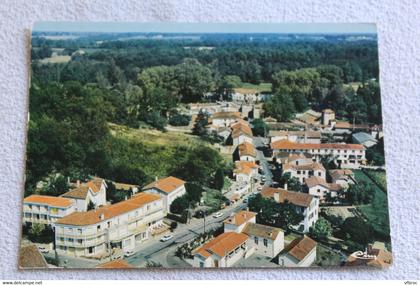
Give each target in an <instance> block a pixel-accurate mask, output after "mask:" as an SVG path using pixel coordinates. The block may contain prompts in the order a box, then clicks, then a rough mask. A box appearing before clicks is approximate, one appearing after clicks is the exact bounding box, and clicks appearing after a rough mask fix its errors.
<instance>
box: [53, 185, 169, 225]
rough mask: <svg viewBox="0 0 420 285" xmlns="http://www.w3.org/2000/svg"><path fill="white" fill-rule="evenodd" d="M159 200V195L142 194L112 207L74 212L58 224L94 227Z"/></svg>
mask: <svg viewBox="0 0 420 285" xmlns="http://www.w3.org/2000/svg"><path fill="white" fill-rule="evenodd" d="M159 199H161V198H160V196H159V195H157V194H151V193H140V194H137V195H134V196H133V197H131V198H130V199H128V200H125V201H121V202H118V203H115V204H112V205H107V206H104V207H101V208H99V209H95V210H91V211H87V212H74V213H72V214H70V215H68V216H65V217H63V218H61V219H59V220H58V221H57V222H56V224H63V225H74V226H87V225H94V224H97V223H99V222H101V221H102V220H108V219H110V218H113V217H116V216H119V215H122V214H124V213H128V212H131V211H133V210H135V209H138V208H140V207H142V206H144V205H146V204H149V203H151V202H153V201H156V200H159Z"/></svg>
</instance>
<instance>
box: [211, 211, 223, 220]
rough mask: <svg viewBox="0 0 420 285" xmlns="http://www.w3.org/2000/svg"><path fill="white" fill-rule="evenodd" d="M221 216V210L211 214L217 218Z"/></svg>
mask: <svg viewBox="0 0 420 285" xmlns="http://www.w3.org/2000/svg"><path fill="white" fill-rule="evenodd" d="M221 216H223V213H222V212H217V213H215V214H214V215H213V218H216V219H217V218H220V217H221Z"/></svg>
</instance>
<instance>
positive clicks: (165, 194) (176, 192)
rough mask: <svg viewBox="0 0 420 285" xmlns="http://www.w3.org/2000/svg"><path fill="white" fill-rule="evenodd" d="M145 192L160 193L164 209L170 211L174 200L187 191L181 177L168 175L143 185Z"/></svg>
mask: <svg viewBox="0 0 420 285" xmlns="http://www.w3.org/2000/svg"><path fill="white" fill-rule="evenodd" d="M143 191H144V192H148V193H155V194H159V195H160V196H162V198H163V204H164V210H165V211H166V213H169V212H170V209H171V204H172V202H173V201H174V200H175V199H176V198H178V197H181V196H183V195H185V194H186V193H187V190H186V189H185V181H184V180H181V179H179V178H176V177H173V176H168V177H165V178H162V179H156V181H154V182H152V183H150V184H148V185H146V186H145V187H143Z"/></svg>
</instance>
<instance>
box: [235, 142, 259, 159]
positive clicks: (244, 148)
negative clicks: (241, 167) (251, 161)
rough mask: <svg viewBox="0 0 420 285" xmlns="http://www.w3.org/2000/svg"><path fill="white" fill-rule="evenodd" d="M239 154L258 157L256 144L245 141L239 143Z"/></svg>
mask: <svg viewBox="0 0 420 285" xmlns="http://www.w3.org/2000/svg"><path fill="white" fill-rule="evenodd" d="M238 151H239V156H244V155H249V156H252V157H256V156H257V154H256V152H255V148H254V145H253V144H251V143H249V142H243V143H241V144H240V145H238Z"/></svg>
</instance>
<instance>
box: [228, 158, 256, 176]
mask: <svg viewBox="0 0 420 285" xmlns="http://www.w3.org/2000/svg"><path fill="white" fill-rule="evenodd" d="M256 168H258V165H257V164H256V163H255V162H253V161H242V160H241V161H236V162H235V170H234V172H235V173H237V174H239V173H242V174H247V175H249V174H251V173H252V170H253V169H256Z"/></svg>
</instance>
